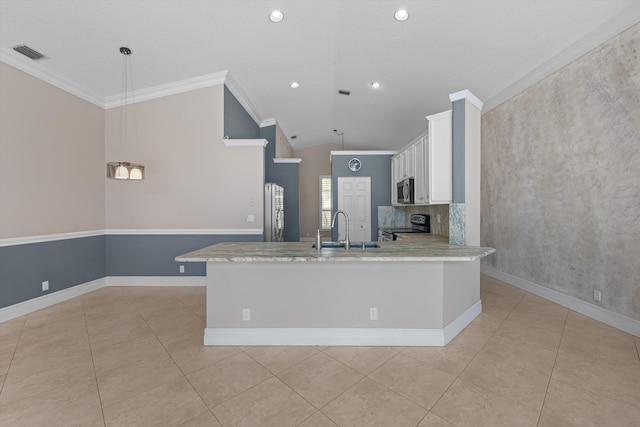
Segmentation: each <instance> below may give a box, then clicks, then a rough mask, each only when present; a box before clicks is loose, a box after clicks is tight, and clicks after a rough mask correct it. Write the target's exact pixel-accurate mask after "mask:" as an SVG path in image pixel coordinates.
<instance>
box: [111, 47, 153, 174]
mask: <svg viewBox="0 0 640 427" xmlns="http://www.w3.org/2000/svg"><path fill="white" fill-rule="evenodd" d="M120 53H121V54H122V106H121V107H120V112H121V114H120V149H121V150H122V146H123V145H124V144H125V135H126V134H127V128H128V123H127V118H128V116H127V109H128V107H127V104H128V101H127V95H128V92H129V91H128V89H129V88H128V84H127V83H128V77H129V74H128V69H129V55H131V49H129V48H128V47H121V48H120ZM134 126H137V123H134ZM136 133H137V132H136ZM137 143H138V138H137V135H136V144H137ZM107 178H110V179H119V180H122V181H142V180H143V179H144V166H143V165H139V164H136V163H130V162H108V163H107Z"/></svg>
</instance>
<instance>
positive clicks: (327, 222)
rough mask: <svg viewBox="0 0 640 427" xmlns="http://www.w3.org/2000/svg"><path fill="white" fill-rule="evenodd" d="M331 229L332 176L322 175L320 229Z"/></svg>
mask: <svg viewBox="0 0 640 427" xmlns="http://www.w3.org/2000/svg"><path fill="white" fill-rule="evenodd" d="M330 229H331V176H330V175H320V230H330Z"/></svg>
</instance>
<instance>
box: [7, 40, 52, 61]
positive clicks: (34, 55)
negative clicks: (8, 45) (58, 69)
mask: <svg viewBox="0 0 640 427" xmlns="http://www.w3.org/2000/svg"><path fill="white" fill-rule="evenodd" d="M13 50H15V51H16V52H18V53H21V54H23V55H24V56H26V57H27V58H31V59H33V60H34V61H37V60H39V59H47V57H46V56H44V55H43V54H41V53H40V52H38V51H37V50H35V49H32V48H30V47H29V46H27V45H25V44H21V45H20V46H14V47H13Z"/></svg>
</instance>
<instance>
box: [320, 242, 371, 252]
mask: <svg viewBox="0 0 640 427" xmlns="http://www.w3.org/2000/svg"><path fill="white" fill-rule="evenodd" d="M311 247H312V248H314V249H315V248H316V244H315V243H314V244H313V245H312V246H311ZM379 247H380V245H379V244H378V243H377V242H351V249H353V250H356V249H375V248H379ZM336 248H344V245H343V244H342V243H339V242H322V246H321V247H320V249H336Z"/></svg>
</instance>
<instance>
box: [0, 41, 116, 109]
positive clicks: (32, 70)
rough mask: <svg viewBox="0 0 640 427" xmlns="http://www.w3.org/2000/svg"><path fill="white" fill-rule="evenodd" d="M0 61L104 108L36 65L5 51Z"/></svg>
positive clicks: (99, 102)
mask: <svg viewBox="0 0 640 427" xmlns="http://www.w3.org/2000/svg"><path fill="white" fill-rule="evenodd" d="M16 55H19V54H16ZM20 56H22V55H20ZM0 61H2V62H4V63H5V64H7V65H10V66H12V67H13V68H16V69H18V70H20V71H23V72H25V73H27V74H29V75H31V76H33V77H35V78H37V79H39V80H42V81H43V82H45V83H49V84H50V85H52V86H55V87H57V88H58V89H61V90H63V91H65V92H68V93H70V94H72V95H74V96H77V97H78V98H80V99H83V100H85V101H87V102H89V103H91V104H93V105H96V106H98V107H100V108H104V102H103V101H102V100H100V99H99V98H97V97H95V96H93V95H91V94H89V93H87V92H84V91H82V90H80V89H78V88H77V87H76V86H74V85H72V84H69V83H67V82H65V81H62V80H60V79H58V78H56V77H53V76H52V75H51V74H49V73H47V72H46V71H44V70H43V69H41V68H39V67H38V66H37V65H36V63H33V64H31V63H29V62H25V61H23V60H22V59H21V58H18V57H16V56H14V55H13V54H11V53H7V52H6V51H0ZM30 61H31V60H30ZM32 62H33V61H32Z"/></svg>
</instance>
